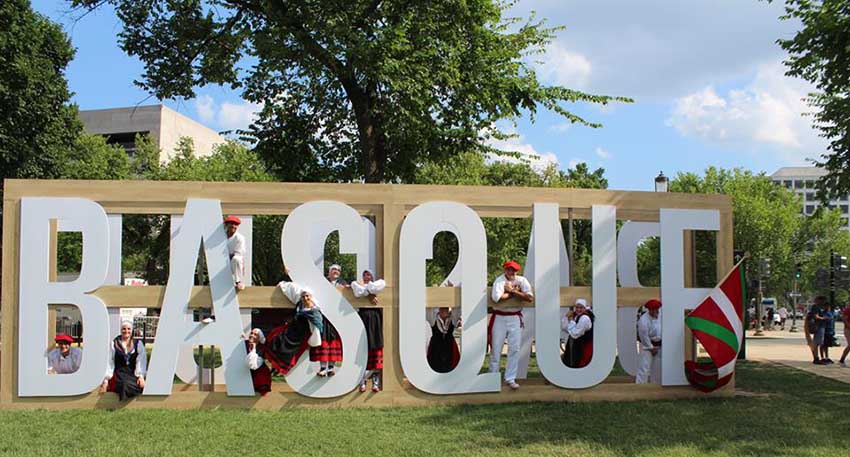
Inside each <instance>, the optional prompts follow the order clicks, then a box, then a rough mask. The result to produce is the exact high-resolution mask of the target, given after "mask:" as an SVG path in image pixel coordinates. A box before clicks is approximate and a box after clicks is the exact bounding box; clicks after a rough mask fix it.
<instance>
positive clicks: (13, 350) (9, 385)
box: [0, 194, 21, 404]
mask: <svg viewBox="0 0 850 457" xmlns="http://www.w3.org/2000/svg"><path fill="white" fill-rule="evenodd" d="M19 214H20V200H19V199H15V198H12V197H9V195H8V194H6V198H5V199H4V201H3V292H2V293H3V303H2V317H3V322H2V335H0V338H2V351H3V357H0V364H2V366H0V403H6V404H8V403H11V402H12V399H13V398H14V397H15V392H16V391H17V377H18V376H17V371H18V370H17V364H18V351H17V341H16V340H17V336H18V335H17V332H18V325H17V323H18V271H19V269H18V265H19V262H18V240H20V235H21V232H20V227H19V226H18V218H19Z"/></svg>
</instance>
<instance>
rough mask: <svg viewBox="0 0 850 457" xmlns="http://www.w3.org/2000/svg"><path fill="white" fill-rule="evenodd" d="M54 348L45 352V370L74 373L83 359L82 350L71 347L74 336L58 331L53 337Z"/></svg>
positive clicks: (52, 372)
mask: <svg viewBox="0 0 850 457" xmlns="http://www.w3.org/2000/svg"><path fill="white" fill-rule="evenodd" d="M54 341H55V342H56V348H55V349H51V351H50V352H49V353H47V372H48V373H50V374H67V373H74V372H75V371H77V369H79V368H80V362H81V361H82V360H83V351H81V350H80V349H79V348H72V347H71V344H73V343H74V338H73V337H72V336H71V335H66V334H64V333H60V334H58V335H56V338H55V339H54Z"/></svg>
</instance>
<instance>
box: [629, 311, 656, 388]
mask: <svg viewBox="0 0 850 457" xmlns="http://www.w3.org/2000/svg"><path fill="white" fill-rule="evenodd" d="M644 306H645V307H646V312H645V313H643V315H642V316H641V317H640V319H639V320H638V324H637V330H638V340H639V341H640V352H639V353H638V370H637V376H635V383H636V384H646V383H648V382H654V383H656V384H661V316H660V314H661V302H660V301H658V300H655V299H652V300H649V301H648V302H646V305H644Z"/></svg>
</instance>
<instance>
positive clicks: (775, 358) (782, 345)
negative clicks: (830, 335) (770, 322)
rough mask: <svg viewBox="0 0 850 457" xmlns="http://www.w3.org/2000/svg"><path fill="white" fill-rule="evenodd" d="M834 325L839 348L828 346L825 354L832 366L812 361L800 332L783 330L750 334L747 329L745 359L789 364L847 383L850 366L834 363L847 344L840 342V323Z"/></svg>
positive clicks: (849, 360) (841, 336) (849, 377)
mask: <svg viewBox="0 0 850 457" xmlns="http://www.w3.org/2000/svg"><path fill="white" fill-rule="evenodd" d="M837 327H838V328H836V334H837V335H836V336H838V337H839V338H838V342H839V343H840V344H841V346H840V347H832V348H830V349H829V357H830V358H831V359H832V360H834V361H835V364H834V365H814V364H812V353H811V351H810V350H809V348H808V346H806V338H805V335H803V332H802V328H801V331H799V332H796V333H791V332H789V331H788V330H787V327H786V330H784V331H783V330H774V331H765V332H764V336H753V331H747V346H746V351H747V359H748V360H756V361H758V360H763V361H770V362H776V363H781V364H783V365H787V366H789V367H793V368H797V369H799V370H803V371H807V372H809V373H813V374H816V375H818V376H824V377H827V378H832V379H835V380H836V381H841V382H845V383H848V384H850V368H842V367H841V366H839V365H838V359H839V358H840V357H841V353H842V352H843V351H844V348H845V347H846V346H847V342H846V341H844V335H843V330H842V329H841V327H840V325H839V326H837ZM848 362H850V356H848Z"/></svg>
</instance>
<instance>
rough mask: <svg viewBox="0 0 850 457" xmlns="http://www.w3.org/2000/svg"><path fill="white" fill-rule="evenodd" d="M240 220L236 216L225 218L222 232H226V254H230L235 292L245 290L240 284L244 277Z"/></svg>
mask: <svg viewBox="0 0 850 457" xmlns="http://www.w3.org/2000/svg"><path fill="white" fill-rule="evenodd" d="M241 223H242V220H241V219H239V218H238V217H236V216H227V218H225V219H224V230H225V232H227V252H228V253H229V254H230V271H231V272H232V273H233V283H234V284H235V286H236V290H237V291H239V290H242V289H244V288H245V283H244V282H242V280H243V276H244V275H245V237H244V236H242V234H241V233H237V232H236V231H237V230H239V224H241Z"/></svg>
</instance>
